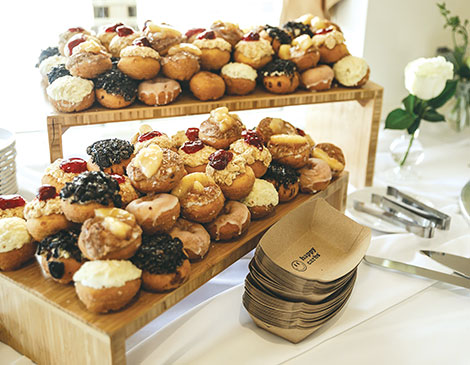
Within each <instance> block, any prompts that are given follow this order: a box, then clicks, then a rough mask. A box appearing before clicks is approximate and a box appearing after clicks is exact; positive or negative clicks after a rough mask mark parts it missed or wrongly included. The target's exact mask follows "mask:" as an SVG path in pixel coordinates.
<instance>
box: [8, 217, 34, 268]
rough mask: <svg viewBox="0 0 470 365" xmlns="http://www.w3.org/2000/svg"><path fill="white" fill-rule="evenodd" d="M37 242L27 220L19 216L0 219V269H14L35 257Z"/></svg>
mask: <svg viewBox="0 0 470 365" xmlns="http://www.w3.org/2000/svg"><path fill="white" fill-rule="evenodd" d="M35 251H36V244H35V243H34V242H33V238H32V237H31V236H30V234H29V233H28V229H27V228H26V221H25V220H24V219H21V218H18V217H10V218H2V219H0V270H2V271H12V270H16V269H18V268H20V267H21V265H22V264H23V263H25V262H26V261H29V260H30V259H31V258H33V257H34V252H35Z"/></svg>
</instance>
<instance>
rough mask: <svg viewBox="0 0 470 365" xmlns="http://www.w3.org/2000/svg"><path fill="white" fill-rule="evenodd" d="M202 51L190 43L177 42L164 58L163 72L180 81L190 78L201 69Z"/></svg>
mask: <svg viewBox="0 0 470 365" xmlns="http://www.w3.org/2000/svg"><path fill="white" fill-rule="evenodd" d="M201 54H202V52H201V50H200V49H199V48H197V47H196V46H195V45H193V44H190V43H180V44H176V45H174V46H173V47H171V48H170V49H169V50H168V55H167V56H166V57H164V58H163V59H162V72H163V74H164V75H165V76H166V77H169V78H170V79H175V80H179V81H187V80H190V79H191V77H192V76H193V75H194V74H195V73H196V72H198V71H199V69H200V65H199V61H200V56H201Z"/></svg>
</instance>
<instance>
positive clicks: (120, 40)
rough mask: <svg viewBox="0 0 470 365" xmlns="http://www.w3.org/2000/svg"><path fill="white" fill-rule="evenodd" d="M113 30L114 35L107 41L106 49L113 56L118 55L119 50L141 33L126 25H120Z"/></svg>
mask: <svg viewBox="0 0 470 365" xmlns="http://www.w3.org/2000/svg"><path fill="white" fill-rule="evenodd" d="M115 31H116V35H115V36H114V37H113V38H112V39H111V41H110V42H109V46H108V51H109V52H110V53H111V55H112V56H113V57H120V54H121V51H122V50H123V49H124V48H126V47H127V46H130V45H131V44H132V42H133V41H134V39H136V38H139V37H140V36H141V33H140V32H136V31H135V30H134V29H132V28H131V27H128V26H127V25H120V26H118V27H116V29H115Z"/></svg>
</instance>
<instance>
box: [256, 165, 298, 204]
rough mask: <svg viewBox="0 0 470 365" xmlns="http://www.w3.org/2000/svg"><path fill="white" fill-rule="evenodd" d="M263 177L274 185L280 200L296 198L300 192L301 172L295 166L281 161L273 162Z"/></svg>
mask: <svg viewBox="0 0 470 365" xmlns="http://www.w3.org/2000/svg"><path fill="white" fill-rule="evenodd" d="M263 179H265V180H267V181H269V182H270V183H272V184H273V185H274V187H275V188H276V190H277V192H278V194H279V201H280V202H286V201H289V200H292V199H294V198H295V197H296V196H297V194H298V192H299V173H298V172H297V171H296V170H295V169H294V168H292V167H289V166H287V165H283V164H281V163H279V162H276V161H272V162H271V164H270V165H269V167H268V170H267V171H266V173H265V174H264V175H263Z"/></svg>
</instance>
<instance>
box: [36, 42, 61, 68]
mask: <svg viewBox="0 0 470 365" xmlns="http://www.w3.org/2000/svg"><path fill="white" fill-rule="evenodd" d="M59 55H60V52H59V47H47V48H46V49H42V50H41V53H40V54H39V59H38V63H36V67H39V65H40V64H41V62H42V61H44V60H45V59H46V58H49V57H52V56H59Z"/></svg>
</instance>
